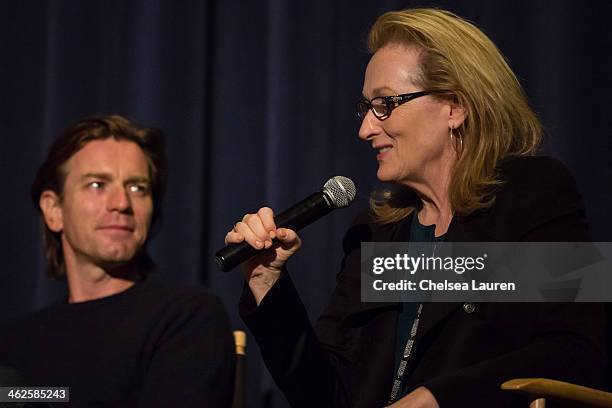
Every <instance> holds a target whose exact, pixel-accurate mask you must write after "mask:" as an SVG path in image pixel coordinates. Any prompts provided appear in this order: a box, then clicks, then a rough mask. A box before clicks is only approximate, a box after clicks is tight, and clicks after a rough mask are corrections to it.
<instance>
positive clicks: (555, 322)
mask: <svg viewBox="0 0 612 408" xmlns="http://www.w3.org/2000/svg"><path fill="white" fill-rule="evenodd" d="M369 48H370V51H371V52H372V53H373V56H372V58H371V60H370V62H369V64H368V67H367V69H366V73H365V80H364V85H363V99H362V101H360V102H359V104H358V112H359V115H360V117H361V119H362V125H361V128H360V130H359V137H360V138H361V139H362V140H364V141H366V142H368V143H370V144H371V145H372V148H374V149H375V150H376V153H377V160H378V163H379V168H378V174H377V175H378V178H379V179H380V180H381V181H385V182H392V183H393V184H394V185H396V186H397V189H395V190H393V191H382V192H377V193H375V194H373V196H372V200H371V211H370V212H368V213H367V214H364V216H362V217H360V218H359V219H358V220H356V222H355V223H354V225H353V226H352V227H351V229H350V230H349V231H348V233H347V235H346V238H345V241H344V248H345V258H344V260H343V264H342V265H343V267H342V270H341V272H340V273H339V274H338V277H337V287H336V289H335V292H334V294H333V297H332V300H331V302H330V304H329V306H328V308H327V310H326V311H325V312H324V314H323V315H322V316H321V317H320V318H319V320H318V322H317V325H316V327H315V328H314V329H313V328H312V327H311V325H310V323H309V321H308V317H307V315H306V312H305V310H304V307H303V305H302V303H301V301H300V300H299V296H298V294H297V292H296V290H295V288H294V287H293V284H292V283H291V279H290V276H289V274H288V272H287V271H286V269H285V263H286V261H287V260H288V259H289V258H290V257H291V256H292V255H293V254H294V253H295V252H296V251H298V250H299V248H300V246H301V241H300V238H299V237H298V235H297V234H296V233H295V232H294V231H292V230H287V229H284V228H278V229H277V228H276V225H275V224H274V220H273V212H272V210H271V209H269V208H262V209H260V210H259V211H258V212H257V213H256V214H247V215H245V216H244V218H243V219H242V221H241V222H239V223H237V224H236V225H235V226H234V228H233V230H232V231H230V232H228V234H227V236H226V239H225V240H226V243H237V242H241V241H243V240H246V241H247V242H248V243H249V244H251V245H252V246H254V247H255V248H258V249H261V253H260V254H259V255H258V256H256V257H254V258H252V259H250V260H249V261H247V262H245V263H244V264H243V269H244V271H245V277H246V280H247V282H248V288H249V289H248V290H245V293H244V295H243V298H242V300H241V314H242V316H243V318H244V320H245V322H246V323H247V325H248V326H249V327H250V329H251V330H252V331H253V333H254V335H255V337H256V339H257V341H258V343H259V345H260V347H261V350H262V353H263V356H264V359H265V361H266V364H267V366H268V368H269V370H270V372H271V373H272V375H273V376H274V378H275V380H276V382H277V383H278V385H279V387H280V388H281V389H282V390H283V392H284V393H285V395H286V396H287V399H288V400H289V402H290V403H291V404H292V406H295V407H302V406H304V407H306V406H309V407H312V406H321V407H323V406H325V407H328V406H351V407H380V406H384V405H388V404H391V406H393V407H438V406H442V407H448V406H466V407H468V406H469V407H473V406H483V405H488V406H515V403H517V401H516V400H515V398H516V397H514V396H509V395H504V394H502V393H501V391H499V385H500V384H501V383H502V382H504V381H506V380H508V379H511V378H516V377H552V378H557V379H562V380H569V381H574V382H579V383H590V382H592V381H596V380H597V377H598V375H599V372H600V369H601V365H602V361H603V357H602V354H601V353H602V351H601V350H602V347H603V346H602V337H603V334H602V333H603V321H604V318H603V309H602V307H601V306H600V305H596V304H499V303H482V304H471V303H470V304H468V303H466V304H453V303H439V304H436V303H427V304H423V305H415V304H409V303H407V304H398V303H362V302H361V301H360V287H359V267H360V252H359V251H360V243H361V242H367V241H381V242H384V241H433V240H439V239H444V240H445V241H449V242H455V241H477V242H478V241H481V242H486V241H501V242H509V241H584V240H589V230H588V225H587V222H586V219H585V214H584V206H583V204H582V202H581V198H580V195H579V193H578V191H577V189H576V186H575V183H574V182H573V180H572V178H571V176H570V175H569V174H568V172H567V171H566V169H565V168H564V167H563V166H562V165H561V164H560V163H559V162H558V161H556V160H554V159H550V158H543V157H536V156H533V155H534V153H535V151H536V149H537V147H538V144H539V142H540V138H541V128H540V124H539V122H538V120H537V118H536V116H535V114H534V113H533V111H532V110H531V109H530V108H529V106H528V104H527V100H526V97H525V95H524V92H523V90H522V88H521V86H520V84H519V82H518V81H517V79H516V77H515V75H514V74H513V73H512V71H511V70H510V68H509V67H508V65H507V63H506V62H505V60H504V58H503V56H502V55H501V54H500V52H499V51H498V50H497V48H496V47H495V45H494V44H493V43H492V42H491V40H490V39H488V38H487V37H486V36H485V35H484V34H483V33H482V32H481V31H480V30H479V29H478V28H476V27H474V26H473V25H472V24H470V23H468V22H466V21H465V20H463V19H461V18H460V17H458V16H456V15H454V14H452V13H449V12H445V11H441V10H433V9H411V10H405V11H400V12H389V13H386V14H384V15H382V16H381V17H379V18H378V20H377V21H376V23H375V24H374V26H373V27H372V29H371V31H370V34H369ZM275 238H276V239H277V242H278V244H273V242H272V240H273V239H275ZM411 331H412V332H411ZM518 406H523V405H522V401H521V404H520V405H518Z"/></svg>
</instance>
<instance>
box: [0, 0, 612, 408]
mask: <svg viewBox="0 0 612 408" xmlns="http://www.w3.org/2000/svg"><path fill="white" fill-rule="evenodd" d="M415 5H427V6H429V5H434V6H438V7H442V8H448V9H450V10H452V11H455V12H457V13H458V14H460V15H462V16H464V17H466V18H468V19H470V20H472V21H473V22H475V23H476V24H477V25H478V26H479V27H481V28H482V29H483V30H484V31H485V32H486V33H487V34H488V35H489V36H490V37H491V38H492V39H493V40H494V41H495V42H496V43H497V45H498V46H499V47H500V49H501V50H502V52H503V53H504V54H505V55H506V56H507V57H508V59H509V61H510V63H511V66H512V67H513V68H514V70H515V72H516V73H517V75H518V77H519V78H520V80H521V82H522V83H523V85H524V86H525V88H526V90H527V93H528V94H529V96H530V99H531V102H532V105H533V106H534V108H535V110H536V111H537V112H538V113H539V115H540V117H541V119H542V121H543V123H544V125H545V127H546V130H547V141H546V145H545V152H546V153H547V154H552V155H555V156H557V157H559V158H560V159H561V160H563V161H564V162H565V163H566V164H567V165H568V166H569V167H570V169H571V170H572V172H573V173H574V175H575V176H576V178H577V180H578V183H579V185H580V188H581V190H582V192H583V194H584V196H585V199H586V202H587V206H588V215H589V217H590V219H591V222H592V225H593V231H594V235H595V238H596V239H597V240H600V241H606V240H608V239H609V231H610V229H611V228H612V221H611V220H610V217H609V216H608V212H609V210H610V208H611V205H610V204H611V203H612V189H611V187H612V183H611V182H610V180H611V179H612V165H611V164H610V161H611V160H612V142H611V141H610V136H612V132H611V130H610V129H611V127H612V121H611V116H612V115H611V114H610V112H611V111H612V108H611V106H612V105H610V98H611V97H612V89H611V88H612V87H611V86H610V73H611V68H610V63H611V61H612V57H610V54H611V52H612V40H611V38H612V35H611V34H610V27H609V26H610V19H609V16H610V15H611V13H610V12H611V11H612V4H611V2H609V1H581V2H578V1H555V2H552V1H548V0H539V1H533V0H529V1H511V2H510V1H501V0H500V1H486V0H482V1H467V0H464V1H437V2H431V1H420V2H410V1H367V2H366V1H349V0H336V1H297V0H296V1H290V0H268V1H187V0H183V1H171V0H131V1H126V0H88V1H77V0H62V1H60V0H49V1H33V0H11V1H4V2H2V4H1V5H0V30H1V31H0V32H1V37H0V38H1V39H0V41H1V45H2V46H1V51H0V52H1V64H0V84H1V88H0V96H1V98H0V115H1V116H0V118H1V124H0V130H1V133H0V134H1V141H2V144H1V146H2V147H1V149H0V159H1V160H0V166H1V169H2V200H0V217H1V219H0V220H1V225H2V229H1V231H0V234H1V235H2V246H1V248H2V260H3V269H2V272H1V274H0V285H1V288H2V292H1V295H2V296H1V298H0V319H5V318H9V317H12V316H16V315H20V314H23V313H26V312H28V311H31V310H33V309H36V308H39V307H43V306H45V305H47V304H49V303H50V302H53V301H55V300H57V299H60V298H61V297H62V296H63V295H64V285H63V284H61V283H53V282H51V281H49V279H47V278H46V277H45V275H44V261H43V258H42V253H41V250H40V246H41V242H40V233H39V231H40V223H39V222H40V221H39V218H38V215H37V213H36V211H35V209H34V207H33V206H32V203H31V202H30V200H29V186H30V183H31V181H32V179H33V176H34V173H35V170H36V167H37V165H38V164H39V163H40V161H41V160H42V158H43V156H44V153H45V150H46V149H47V147H48V145H49V143H50V141H51V140H52V139H53V137H55V135H56V134H57V133H58V131H59V130H60V129H61V128H63V127H65V126H67V125H68V124H70V123H71V122H73V121H75V120H77V119H79V118H81V117H83V116H86V115H90V114H94V113H111V112H116V113H121V114H125V115H128V116H130V117H131V118H133V119H135V120H137V121H139V122H142V123H144V124H147V125H153V126H157V127H159V128H161V129H163V130H164V131H165V132H166V134H167V136H168V151H169V160H170V172H171V173H170V179H169V191H168V196H167V197H166V199H165V203H164V206H165V208H164V210H165V211H164V212H165V219H164V223H163V226H162V229H161V232H160V233H159V235H158V236H157V237H156V238H155V239H154V240H153V241H152V243H151V246H152V253H153V255H154V257H155V258H156V259H157V260H158V261H159V263H160V264H161V266H162V271H163V274H164V275H165V276H166V278H167V279H170V280H175V281H178V282H182V283H189V284H194V285H202V286H206V287H209V288H210V289H211V290H213V291H214V292H216V293H217V294H218V295H219V296H220V297H221V298H222V299H223V300H224V301H225V303H226V305H227V307H228V310H229V313H230V316H231V319H232V322H233V325H234V326H235V327H236V328H240V327H243V324H242V322H241V321H240V319H239V318H238V313H237V306H236V303H237V298H238V296H239V293H240V291H241V286H242V284H241V276H240V273H237V272H235V273H231V274H223V273H221V272H219V271H218V270H217V269H216V268H215V267H214V264H213V261H212V254H213V253H214V252H215V250H216V249H218V248H219V247H220V246H221V245H222V243H223V237H224V235H225V232H226V231H227V230H228V228H230V227H231V226H232V225H233V224H234V222H235V221H236V220H237V219H238V218H240V217H241V216H242V214H243V213H245V212H247V211H253V210H255V209H257V208H259V207H260V206H262V205H264V204H266V205H270V206H272V207H273V208H276V209H283V208H284V207H286V206H288V205H290V204H291V203H293V202H295V201H297V200H299V199H301V198H303V197H304V196H306V195H307V194H310V193H311V192H313V191H315V190H317V189H318V188H319V187H320V186H321V185H322V183H323V182H324V181H325V180H326V179H327V178H328V177H330V176H333V175H337V174H342V175H346V176H349V177H351V178H352V179H353V180H355V182H356V184H357V186H358V199H357V200H356V202H355V204H354V205H353V206H352V207H351V208H350V209H348V210H343V211H338V212H336V213H335V214H333V215H331V216H328V217H327V218H326V219H325V220H323V221H321V222H319V223H317V224H316V225H312V226H311V227H309V228H308V229H307V230H305V231H304V232H303V234H302V237H303V240H304V242H305V245H304V248H303V250H302V251H301V253H300V254H299V255H298V256H296V259H295V260H293V261H292V266H291V271H292V275H293V276H294V278H295V280H296V281H297V286H298V288H299V289H300V292H301V295H302V298H303V300H304V302H305V304H306V307H307V309H308V311H309V312H310V313H311V316H312V317H313V318H314V317H316V316H317V315H318V314H319V313H320V312H321V311H322V309H323V307H324V306H325V304H326V302H327V299H328V297H329V294H330V292H331V290H332V289H333V286H334V277H335V274H336V271H337V269H338V266H339V263H340V259H341V239H342V236H343V232H344V231H345V229H346V227H347V225H348V224H349V223H350V220H351V219H352V217H353V216H354V215H355V214H356V213H357V212H358V211H360V210H363V209H364V208H365V207H366V206H367V197H368V194H369V192H370V191H371V189H372V188H373V186H374V185H375V184H376V178H375V173H376V160H375V154H374V152H373V151H372V150H371V148H370V146H369V145H368V144H367V143H363V142H361V141H359V140H358V138H357V136H356V135H357V129H358V126H359V124H358V122H357V120H356V118H355V114H354V102H355V101H356V99H357V98H358V96H359V95H360V93H361V86H362V76H363V71H364V68H365V65H366V64H367V61H368V58H369V57H368V54H367V52H366V46H365V38H366V33H367V29H368V27H369V25H370V24H372V22H373V21H374V20H375V18H376V17H377V16H378V15H379V14H381V13H382V12H384V11H387V10H393V9H400V8H404V7H407V6H415ZM533 177H536V178H537V177H538V175H537V174H534V175H533ZM111 335H112V333H109V336H111ZM278 335H279V336H282V335H283V334H282V333H278ZM248 364H249V368H250V369H249V378H248V381H249V390H248V396H249V400H250V405H249V406H250V407H284V406H285V404H286V403H285V402H284V401H283V399H282V397H280V396H279V394H278V392H277V391H276V388H275V386H274V385H273V383H272V381H271V379H270V377H269V374H267V372H266V370H265V368H264V366H263V363H262V361H261V358H260V355H259V350H258V349H257V346H256V345H255V343H254V342H253V341H250V342H249V357H248ZM304 386H305V387H307V384H305V385H304Z"/></svg>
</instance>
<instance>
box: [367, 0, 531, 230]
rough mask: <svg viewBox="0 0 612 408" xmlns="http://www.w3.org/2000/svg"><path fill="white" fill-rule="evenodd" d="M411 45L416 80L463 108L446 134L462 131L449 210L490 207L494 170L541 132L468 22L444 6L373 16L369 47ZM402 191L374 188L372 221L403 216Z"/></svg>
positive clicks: (496, 54) (409, 200)
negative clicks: (415, 59) (415, 58)
mask: <svg viewBox="0 0 612 408" xmlns="http://www.w3.org/2000/svg"><path fill="white" fill-rule="evenodd" d="M389 44H394V45H395V44H397V45H405V46H415V47H417V49H418V50H419V51H420V61H419V64H420V66H421V71H422V75H420V78H418V79H417V81H418V82H420V83H417V85H420V86H422V87H423V89H426V90H430V91H440V92H441V93H442V94H443V95H445V96H442V97H446V98H452V99H454V100H455V101H456V102H457V103H459V104H460V105H461V106H462V107H463V108H464V109H465V111H466V113H467V115H466V119H465V121H464V122H463V123H462V124H461V126H459V127H458V128H457V129H456V130H455V131H454V132H455V134H457V133H458V134H459V136H460V137H462V149H461V154H460V155H459V158H458V160H457V162H456V163H455V166H454V170H453V174H452V178H451V183H450V188H449V197H450V201H451V205H452V208H453V211H454V212H455V213H456V214H469V213H471V212H473V211H475V210H477V209H481V208H487V207H489V206H491V205H492V204H493V202H494V200H495V197H494V194H493V193H494V192H495V190H496V188H497V187H498V186H499V185H500V184H501V183H502V180H501V179H500V178H499V175H498V174H497V173H496V169H497V166H498V165H499V163H500V162H501V161H502V160H503V159H505V158H507V157H510V156H525V155H533V154H534V153H535V152H536V150H537V148H538V146H539V145H540V142H541V138H542V128H541V125H540V122H539V120H538V118H537V117H536V115H535V113H534V112H533V110H532V109H531V108H530V107H529V104H528V102H527V96H526V95H525V92H524V91H523V88H522V87H521V85H520V83H519V81H518V79H517V78H516V76H515V75H514V73H513V72H512V70H511V69H510V67H509V66H508V63H507V62H506V60H505V58H504V56H503V55H502V54H501V52H500V51H499V50H498V49H497V47H496V46H495V44H493V42H492V41H491V40H490V39H489V38H488V37H487V36H486V35H485V34H484V33H483V32H482V31H480V30H479V29H478V28H477V27H476V26H474V25H473V24H471V23H469V22H468V21H466V20H464V19H462V18H461V17H459V16H457V15H455V14H453V13H451V12H448V11H444V10H437V9H427V8H417V9H408V10H403V11H392V12H388V13H385V14H383V15H381V16H380V17H379V18H378V19H377V20H376V22H375V23H374V25H373V26H372V28H371V29H370V33H369V37H368V46H369V51H370V52H371V53H375V52H376V51H377V50H379V49H380V48H382V47H384V46H386V45H389ZM405 190H406V189H403V191H402V190H398V191H394V190H389V189H386V190H377V191H375V192H374V193H373V194H372V196H371V198H370V205H371V208H372V211H373V212H374V215H375V217H376V218H377V220H378V221H379V222H382V223H387V222H393V221H397V220H400V219H402V218H404V217H406V216H407V215H408V214H409V213H410V212H411V211H412V210H413V209H414V207H415V199H416V196H415V194H414V193H413V192H411V191H405Z"/></svg>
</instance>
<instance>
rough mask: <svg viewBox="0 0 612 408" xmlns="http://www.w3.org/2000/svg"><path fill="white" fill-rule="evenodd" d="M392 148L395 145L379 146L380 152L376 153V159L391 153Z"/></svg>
mask: <svg viewBox="0 0 612 408" xmlns="http://www.w3.org/2000/svg"><path fill="white" fill-rule="evenodd" d="M391 149H393V146H383V147H380V148H378V154H377V155H376V159H378V160H381V159H383V158H384V157H385V156H386V155H387V154H388V153H389V151H391Z"/></svg>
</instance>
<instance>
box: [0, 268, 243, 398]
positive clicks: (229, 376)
mask: <svg viewBox="0 0 612 408" xmlns="http://www.w3.org/2000/svg"><path fill="white" fill-rule="evenodd" d="M233 358H234V357H233V341H232V336H231V332H230V329H229V323H228V318H227V314H226V312H225V309H224V307H223V305H222V304H221V302H220V301H219V300H218V299H217V298H216V297H214V296H212V295H210V294H208V293H206V292H205V291H203V290H199V289H195V288H187V287H171V286H166V285H163V284H162V283H161V281H160V279H159V276H157V275H155V274H153V275H151V276H149V277H148V278H147V279H146V280H145V281H143V282H141V283H137V284H135V285H134V286H132V287H131V288H129V289H128V290H126V291H124V292H121V293H119V294H116V295H113V296H108V297H105V298H101V299H96V300H92V301H88V302H82V303H73V304H68V303H61V304H57V305H54V306H51V307H49V308H46V309H44V310H41V311H39V312H36V313H34V314H33V315H31V316H28V317H27V318H25V319H20V320H19V321H16V322H13V323H9V324H6V325H4V327H2V328H1V331H0V365H3V366H10V367H13V368H15V369H17V370H18V371H20V372H21V373H22V374H23V375H24V376H25V378H26V381H27V383H28V384H29V385H32V386H68V387H70V406H74V407H77V406H79V407H81V406H82V407H102V406H109V407H110V406H112V407H115V406H143V407H162V406H163V407H169V406H181V407H192V406H193V407H199V408H201V407H224V406H229V404H230V402H231V393H232V384H233ZM58 405H61V406H67V405H66V404H59V403H58Z"/></svg>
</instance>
